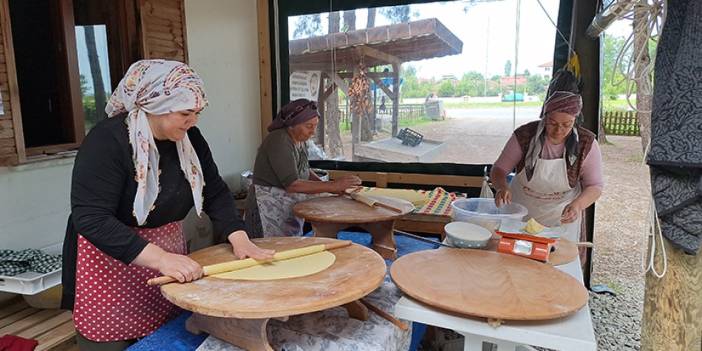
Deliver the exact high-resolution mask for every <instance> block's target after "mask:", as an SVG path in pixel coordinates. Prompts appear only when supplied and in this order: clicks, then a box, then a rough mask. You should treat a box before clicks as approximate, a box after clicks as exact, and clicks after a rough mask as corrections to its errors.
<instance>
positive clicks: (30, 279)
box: [0, 243, 63, 295]
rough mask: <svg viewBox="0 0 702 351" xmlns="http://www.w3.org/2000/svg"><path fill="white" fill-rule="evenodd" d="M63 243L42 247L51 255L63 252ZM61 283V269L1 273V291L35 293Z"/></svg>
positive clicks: (24, 293)
mask: <svg viewBox="0 0 702 351" xmlns="http://www.w3.org/2000/svg"><path fill="white" fill-rule="evenodd" d="M62 247H63V244H61V243H58V244H55V245H51V246H48V247H45V248H43V249H41V251H44V252H46V253H48V254H51V255H58V254H61V250H62ZM58 284H61V269H57V270H55V271H53V272H49V273H37V272H24V273H22V274H18V275H15V276H12V277H8V276H4V275H0V291H2V292H9V293H15V294H23V295H34V294H37V293H40V292H42V291H44V290H47V289H49V288H52V287H54V286H56V285H58Z"/></svg>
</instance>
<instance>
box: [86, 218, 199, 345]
mask: <svg viewBox="0 0 702 351" xmlns="http://www.w3.org/2000/svg"><path fill="white" fill-rule="evenodd" d="M135 230H136V232H137V234H138V235H139V236H141V237H142V238H144V239H146V240H148V241H149V242H151V243H152V244H154V245H157V246H159V247H160V248H162V249H164V250H165V251H168V252H172V253H178V254H185V253H186V251H187V249H186V244H185V237H184V236H183V225H182V222H172V223H169V224H166V225H164V226H161V227H158V228H135ZM76 261H77V262H76V301H75V305H74V308H73V321H74V323H75V326H76V329H77V330H78V332H79V333H80V334H81V335H82V336H84V337H85V338H87V339H89V340H92V341H96V342H106V341H119V340H130V339H135V338H140V337H143V336H146V335H149V334H151V333H152V332H153V331H155V330H156V329H158V328H159V327H160V326H161V325H163V324H165V323H166V322H167V321H169V320H170V319H172V318H174V317H175V316H177V315H178V314H179V313H180V309H179V308H178V307H177V306H175V305H173V304H171V303H170V302H168V300H166V298H164V297H163V295H161V290H160V288H159V287H158V286H148V285H146V281H147V280H149V279H150V278H153V277H157V276H159V275H161V274H160V273H159V272H158V271H156V270H153V269H149V268H145V267H140V266H136V265H133V264H130V265H126V264H124V263H123V262H121V261H118V260H116V259H114V258H112V257H110V256H108V255H107V254H105V253H103V252H102V251H100V250H99V249H98V248H96V247H95V246H94V245H93V244H91V243H90V242H89V241H88V240H87V239H85V238H84V237H83V236H82V235H78V257H77V259H76Z"/></svg>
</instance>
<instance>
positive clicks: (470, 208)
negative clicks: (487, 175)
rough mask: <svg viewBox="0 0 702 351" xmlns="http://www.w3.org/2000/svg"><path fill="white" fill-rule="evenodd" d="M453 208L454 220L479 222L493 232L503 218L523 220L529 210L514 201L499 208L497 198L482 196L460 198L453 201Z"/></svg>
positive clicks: (478, 223)
mask: <svg viewBox="0 0 702 351" xmlns="http://www.w3.org/2000/svg"><path fill="white" fill-rule="evenodd" d="M451 208H452V209H453V213H452V215H451V217H452V218H453V220H454V221H461V222H469V223H474V224H477V225H479V226H481V227H483V228H485V229H487V230H489V231H490V232H491V233H492V234H495V231H496V230H497V229H498V228H499V227H500V224H501V223H502V221H503V220H513V221H521V220H522V219H523V218H524V216H526V215H527V212H528V211H527V209H526V207H524V206H522V205H520V204H517V203H514V202H513V203H511V204H509V205H504V206H502V207H500V208H497V206H495V199H492V198H480V197H476V198H469V199H458V200H456V201H454V202H453V203H451Z"/></svg>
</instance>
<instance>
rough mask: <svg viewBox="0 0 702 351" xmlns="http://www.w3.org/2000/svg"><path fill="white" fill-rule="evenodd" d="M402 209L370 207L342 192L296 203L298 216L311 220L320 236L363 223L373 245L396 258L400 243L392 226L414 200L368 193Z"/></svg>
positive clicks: (327, 235)
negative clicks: (397, 244)
mask: <svg viewBox="0 0 702 351" xmlns="http://www.w3.org/2000/svg"><path fill="white" fill-rule="evenodd" d="M368 197H369V198H373V199H375V200H377V201H380V202H382V203H385V204H388V205H390V206H393V207H395V208H397V209H400V210H401V211H400V212H399V213H398V212H395V211H392V210H389V209H386V208H383V207H370V206H368V205H366V204H363V203H360V202H358V201H355V200H352V199H350V198H348V197H343V196H328V197H317V198H314V199H310V200H306V201H301V202H298V203H297V204H295V206H294V207H293V212H294V213H295V216H297V217H300V218H304V219H305V220H306V221H308V222H310V224H312V229H313V230H314V235H315V236H317V237H325V238H336V236H337V234H338V233H339V231H341V230H343V229H346V228H349V227H360V228H362V229H364V230H366V231H367V232H369V233H370V234H371V236H372V237H373V249H374V250H375V251H377V252H378V253H379V254H380V255H381V256H383V258H387V259H393V260H394V259H395V258H397V247H396V245H395V237H394V236H393V235H394V234H393V229H394V227H395V220H396V219H398V218H400V217H402V216H404V215H406V214H408V213H410V212H412V211H413V210H414V205H412V203H411V202H409V201H406V200H402V199H396V198H391V197H384V196H368Z"/></svg>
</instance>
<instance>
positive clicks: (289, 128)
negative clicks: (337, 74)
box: [246, 99, 361, 237]
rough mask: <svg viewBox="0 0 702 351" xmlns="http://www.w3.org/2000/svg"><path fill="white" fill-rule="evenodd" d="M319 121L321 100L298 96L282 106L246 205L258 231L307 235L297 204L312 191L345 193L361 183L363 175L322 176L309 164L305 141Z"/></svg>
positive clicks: (256, 168) (259, 155)
mask: <svg viewBox="0 0 702 351" xmlns="http://www.w3.org/2000/svg"><path fill="white" fill-rule="evenodd" d="M318 123H319V112H317V104H316V103H315V102H314V101H309V100H307V99H298V100H295V101H292V102H290V103H289V104H287V105H285V106H283V108H281V109H280V112H278V115H277V116H276V117H275V119H274V120H273V122H272V123H271V125H270V126H268V132H269V134H268V135H267V136H266V138H265V139H264V140H263V143H261V146H260V147H259V148H258V153H257V154H256V161H255V164H254V175H253V185H252V186H251V188H250V189H249V197H248V201H247V205H246V223H247V227H248V229H249V231H250V234H251V236H253V237H262V236H263V237H269V236H295V235H302V224H303V220H302V219H300V218H297V217H295V215H294V214H293V211H292V207H293V206H294V205H295V204H296V203H297V202H299V201H302V200H305V199H306V198H307V194H319V193H326V192H329V193H340V192H343V191H344V190H346V189H348V188H350V187H353V186H356V185H360V184H361V180H360V179H359V178H358V177H355V176H350V177H342V178H340V179H337V180H334V181H329V182H322V181H321V179H320V178H319V176H317V174H315V173H314V171H312V170H310V165H309V161H308V159H307V148H306V142H307V140H309V139H310V138H311V137H312V136H313V135H314V132H315V130H316V129H317V124H318Z"/></svg>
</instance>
